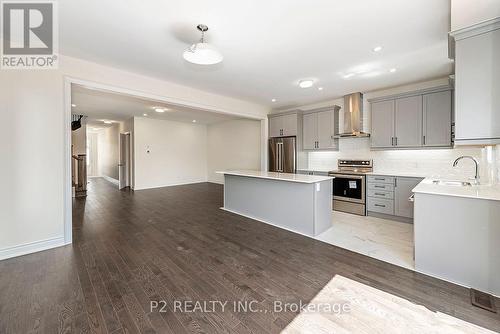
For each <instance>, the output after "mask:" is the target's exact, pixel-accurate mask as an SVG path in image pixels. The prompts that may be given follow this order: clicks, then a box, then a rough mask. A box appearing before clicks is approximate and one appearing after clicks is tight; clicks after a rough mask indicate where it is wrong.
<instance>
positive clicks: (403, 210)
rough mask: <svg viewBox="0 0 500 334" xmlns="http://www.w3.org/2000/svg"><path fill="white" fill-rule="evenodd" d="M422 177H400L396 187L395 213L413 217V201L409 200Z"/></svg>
mask: <svg viewBox="0 0 500 334" xmlns="http://www.w3.org/2000/svg"><path fill="white" fill-rule="evenodd" d="M420 181H422V179H416V178H414V177H398V178H396V185H395V187H394V215H395V216H399V217H406V218H413V202H411V201H410V200H409V198H410V196H411V195H412V194H413V193H412V189H413V188H415V187H416V186H417V184H419V183H420Z"/></svg>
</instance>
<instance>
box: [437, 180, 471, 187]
mask: <svg viewBox="0 0 500 334" xmlns="http://www.w3.org/2000/svg"><path fill="white" fill-rule="evenodd" d="M432 183H434V184H439V185H442V186H455V187H471V186H472V183H470V182H467V181H444V180H433V181H432Z"/></svg>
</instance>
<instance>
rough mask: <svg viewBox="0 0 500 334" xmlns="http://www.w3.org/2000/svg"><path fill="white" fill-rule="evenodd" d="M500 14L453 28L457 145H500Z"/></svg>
mask: <svg viewBox="0 0 500 334" xmlns="http://www.w3.org/2000/svg"><path fill="white" fill-rule="evenodd" d="M499 26H500V17H497V18H494V19H491V20H488V21H485V22H481V23H480V24H476V25H474V26H471V27H466V28H463V29H460V30H457V31H452V32H451V33H450V35H451V36H452V37H453V38H454V39H455V94H454V95H455V96H454V98H455V145H488V144H493V145H495V144H500V112H499V111H500V94H499V90H500V88H499V87H500V62H499V61H498V59H499V57H500V29H498V27H499Z"/></svg>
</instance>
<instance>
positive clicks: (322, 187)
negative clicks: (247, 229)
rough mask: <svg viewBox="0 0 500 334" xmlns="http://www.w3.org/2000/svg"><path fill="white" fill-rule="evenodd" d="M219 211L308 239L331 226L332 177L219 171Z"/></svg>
mask: <svg viewBox="0 0 500 334" xmlns="http://www.w3.org/2000/svg"><path fill="white" fill-rule="evenodd" d="M217 173H219V174H224V207H223V208H222V209H224V210H226V211H229V212H233V213H236V214H239V215H242V216H245V217H248V218H251V219H255V220H258V221H261V222H264V223H267V224H270V225H274V226H277V227H281V228H284V229H287V230H289V231H292V232H296V233H300V234H303V235H307V236H310V237H314V236H317V235H319V234H321V233H322V232H324V231H326V230H327V229H329V228H330V227H331V219H332V179H333V178H332V177H329V176H314V175H300V174H290V173H275V172H265V171H249V170H245V171H222V172H217Z"/></svg>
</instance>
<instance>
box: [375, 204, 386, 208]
mask: <svg viewBox="0 0 500 334" xmlns="http://www.w3.org/2000/svg"><path fill="white" fill-rule="evenodd" d="M375 206H378V207H380V208H385V205H383V204H375Z"/></svg>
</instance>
